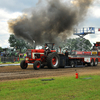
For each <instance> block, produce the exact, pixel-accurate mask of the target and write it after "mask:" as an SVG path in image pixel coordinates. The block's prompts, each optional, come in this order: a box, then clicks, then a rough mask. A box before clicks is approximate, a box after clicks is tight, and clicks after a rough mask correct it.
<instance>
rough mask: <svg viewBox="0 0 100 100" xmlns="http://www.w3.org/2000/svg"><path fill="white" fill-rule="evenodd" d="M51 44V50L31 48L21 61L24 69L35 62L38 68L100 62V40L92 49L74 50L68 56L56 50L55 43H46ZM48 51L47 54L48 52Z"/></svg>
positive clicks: (34, 65) (91, 64)
mask: <svg viewBox="0 0 100 100" xmlns="http://www.w3.org/2000/svg"><path fill="white" fill-rule="evenodd" d="M46 44H47V45H51V46H50V47H51V48H50V49H49V51H46V49H45V48H44V49H29V50H27V52H26V53H27V56H26V58H25V60H23V61H22V62H21V63H20V67H21V68H22V69H26V68H27V67H28V63H33V68H34V69H35V70H38V69H40V68H44V66H47V67H48V68H50V69H51V68H52V69H57V68H59V67H61V68H65V67H69V66H70V67H77V66H84V65H85V64H87V66H97V65H98V63H99V62H100V42H96V43H94V46H93V48H92V49H91V51H74V52H73V51H72V53H71V54H70V55H68V56H66V55H65V54H63V53H61V52H60V53H59V52H56V50H54V48H53V47H54V43H46ZM46 52H47V54H46Z"/></svg>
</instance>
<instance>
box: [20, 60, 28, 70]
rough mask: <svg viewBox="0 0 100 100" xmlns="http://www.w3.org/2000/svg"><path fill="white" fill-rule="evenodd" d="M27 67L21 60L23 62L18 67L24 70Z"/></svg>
mask: <svg viewBox="0 0 100 100" xmlns="http://www.w3.org/2000/svg"><path fill="white" fill-rule="evenodd" d="M27 66H28V63H25V60H23V61H22V62H21V63H20V67H21V68H22V69H26V68H27Z"/></svg>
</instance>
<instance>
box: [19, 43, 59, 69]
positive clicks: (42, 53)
mask: <svg viewBox="0 0 100 100" xmlns="http://www.w3.org/2000/svg"><path fill="white" fill-rule="evenodd" d="M50 46H51V47H50ZM53 46H54V43H46V44H45V48H44V49H29V50H27V56H26V58H25V60H23V61H22V62H21V63H20V67H21V68H22V69H26V68H27V66H28V63H33V67H34V69H36V70H37V69H40V68H43V67H44V66H45V65H47V66H48V68H52V69H56V68H58V67H59V65H60V57H59V55H58V54H57V52H56V50H53Z"/></svg>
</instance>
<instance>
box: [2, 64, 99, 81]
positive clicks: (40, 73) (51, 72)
mask: <svg viewBox="0 0 100 100" xmlns="http://www.w3.org/2000/svg"><path fill="white" fill-rule="evenodd" d="M75 70H77V72H78V73H79V75H91V74H93V75H94V74H98V75H100V64H99V65H98V66H92V67H80V68H58V69H47V68H44V69H40V70H34V69H33V66H32V65H29V66H28V68H27V69H21V68H20V66H5V67H0V81H4V80H14V79H26V78H39V77H48V76H49V77H53V76H75V73H76V71H75Z"/></svg>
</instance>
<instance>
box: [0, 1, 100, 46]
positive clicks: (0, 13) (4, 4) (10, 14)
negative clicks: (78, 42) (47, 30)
mask: <svg viewBox="0 0 100 100" xmlns="http://www.w3.org/2000/svg"><path fill="white" fill-rule="evenodd" d="M39 1H41V0H39ZM64 1H66V0H64ZM70 1H71V0H69V2H70ZM95 1H96V0H95ZM37 3H38V0H0V46H1V47H9V43H8V39H9V36H10V34H11V33H10V32H9V31H8V23H7V21H8V20H9V19H13V18H17V17H18V16H21V15H22V14H23V12H24V11H26V10H27V9H29V8H32V7H36V4H37ZM44 4H45V3H44ZM42 5H43V4H42ZM38 6H39V5H38ZM84 26H87V27H91V26H94V27H96V33H95V34H94V35H93V34H92V35H87V36H85V38H87V39H89V40H90V41H91V43H94V42H96V41H100V32H98V31H97V29H98V28H100V2H97V1H96V2H94V4H93V5H92V6H91V7H90V8H89V10H88V13H87V16H86V18H85V20H84V21H83V22H82V23H80V24H79V25H78V26H77V28H79V27H81V28H83V27H84ZM75 37H77V36H73V35H72V36H71V38H75ZM69 38H70V37H69Z"/></svg>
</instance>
